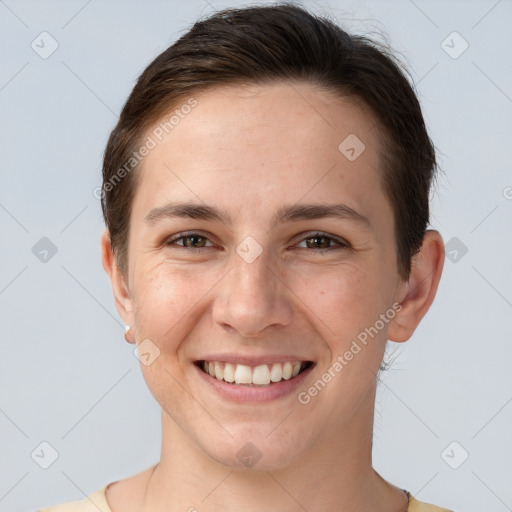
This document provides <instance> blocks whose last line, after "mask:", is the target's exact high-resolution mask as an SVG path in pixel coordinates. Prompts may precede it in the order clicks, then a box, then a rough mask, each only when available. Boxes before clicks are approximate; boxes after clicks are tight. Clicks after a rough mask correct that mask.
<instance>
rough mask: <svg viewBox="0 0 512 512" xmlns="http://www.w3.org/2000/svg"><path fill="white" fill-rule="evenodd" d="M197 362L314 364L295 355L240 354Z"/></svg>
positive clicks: (252, 364)
mask: <svg viewBox="0 0 512 512" xmlns="http://www.w3.org/2000/svg"><path fill="white" fill-rule="evenodd" d="M197 361H219V362H224V363H231V364H245V365H247V366H258V365H261V364H274V363H286V362H288V361H289V362H291V363H293V362H306V361H307V362H314V361H313V359H311V358H308V357H302V356H297V355H292V354H288V355H262V356H244V355H241V354H232V353H230V354H225V353H219V354H207V355H205V356H202V357H201V358H199V359H196V362H197Z"/></svg>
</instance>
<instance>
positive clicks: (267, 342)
mask: <svg viewBox="0 0 512 512" xmlns="http://www.w3.org/2000/svg"><path fill="white" fill-rule="evenodd" d="M194 98H195V99H196V101H197V105H196V106H195V107H194V108H193V109H191V112H190V113H189V114H188V115H186V116H183V118H181V119H180V121H179V124H177V125H176V126H174V128H173V129H172V131H169V134H168V135H167V136H165V137H163V138H162V140H161V141H159V142H158V144H157V145H156V147H154V148H153V149H151V151H150V152H149V154H148V155H147V156H146V157H145V158H144V160H143V162H142V167H141V168H140V169H139V170H138V172H140V180H139V182H138V185H137V190H136V194H135V197H134V202H133V209H132V213H131V219H130V232H129V246H128V261H129V270H128V275H127V277H126V282H125V284H126V289H127V293H128V299H127V301H126V306H127V307H126V310H125V311H124V312H123V314H124V316H125V321H126V322H127V323H129V324H131V325H132V326H133V327H132V331H133V334H134V337H135V339H136V341H137V343H140V342H143V341H144V340H146V341H144V343H146V347H148V351H149V353H151V354H153V355H154V354H159V355H158V357H156V359H154V360H153V361H152V362H151V364H148V365H146V364H141V368H142V371H143V375H144V378H145V380H146V382H147V384H148V386H149V389H150V390H151V392H152V394H153V396H154V397H155V398H156V400H157V401H158V402H159V404H160V405H161V407H162V409H163V410H164V411H165V412H166V413H167V414H168V415H169V416H170V417H171V418H172V419H173V420H174V422H175V424H176V425H177V426H178V427H179V428H180V429H181V430H182V431H183V432H184V433H185V434H186V436H187V437H188V438H189V439H190V440H191V441H192V442H193V443H194V445H195V446H196V447H198V448H199V449H200V450H202V452H204V453H205V454H208V455H209V456H211V457H212V458H213V459H215V460H217V461H219V462H222V463H223V464H227V465H230V466H241V464H243V461H242V459H241V458H240V457H239V456H237V454H238V455H240V453H242V454H243V453H244V452H243V450H246V451H249V452H250V451H251V450H255V451H256V450H257V451H258V453H261V454H262V458H261V463H259V464H260V467H265V468H268V469H277V468H282V467H284V466H285V465H287V464H289V463H291V461H293V460H299V459H300V458H301V457H303V458H305V457H307V455H308V451H309V450H311V449H312V447H313V446H315V449H318V447H319V446H320V445H321V444H322V443H323V445H324V446H329V443H331V444H332V442H334V441H333V440H336V439H337V440H338V441H335V442H339V437H340V432H343V431H344V429H345V431H347V432H348V430H349V429H350V428H351V425H352V424H353V422H355V421H366V422H368V421H370V419H369V417H367V416H365V415H364V414H367V411H369V410H370V408H369V407H368V404H369V403H371V408H373V402H372V394H373V392H374V389H375V377H376V374H377V372H378V369H379V365H380V363H381V361H382V357H383V352H384V347H385V342H386V339H387V335H388V329H389V326H390V325H391V323H392V320H391V319H392V318H393V316H395V314H396V309H394V308H393V305H394V303H395V301H396V299H397V296H398V294H399V290H400V285H401V280H400V278H399V274H398V269H397V264H396V246H395V237H394V227H393V226H394V224H393V212H392V210H391V206H390V204H389V203H388V200H387V198H386V197H385V195H384V193H383V191H382V187H381V184H380V176H381V175H380V170H379V169H380V168H381V162H380V159H379V133H378V131H377V127H376V126H375V123H374V121H373V120H372V118H371V116H370V115H369V114H368V112H367V111H365V110H363V109H362V108H361V107H358V106H357V105H356V104H355V103H354V102H353V101H351V100H349V99H340V98H339V97H334V96H332V95H329V94H328V93H326V92H323V91H321V90H319V89H317V88H315V86H313V85H309V84H293V86H292V85H291V84H286V83H283V84H280V85H271V86H251V87H244V88H242V87H233V86H231V87H222V88H220V87H219V88H216V89H212V90H210V91H207V92H203V93H201V94H198V95H195V96H194ZM156 126H157V124H156V125H155V127H156ZM151 133H152V131H151V130H150V131H148V135H151ZM347 137H350V138H349V139H347ZM354 137H357V139H356V138H354ZM153 138H154V137H153ZM345 139H347V141H346V142H344V143H343V141H345ZM357 140H359V142H358V141H357ZM361 142H362V143H363V144H364V151H362V152H361V149H362V147H363V146H362V145H361V144H360V143H361ZM342 143H343V144H342ZM340 144H341V149H340V148H339V146H340ZM351 148H353V149H354V150H353V151H352V150H351ZM359 153H360V154H359ZM349 157H350V158H349ZM354 157H356V158H354ZM183 204H188V205H189V206H188V207H183ZM307 205H310V206H308V207H307ZM340 205H341V206H340ZM315 207H320V208H315ZM321 207H329V208H332V211H331V212H329V210H328V209H327V208H324V210H323V211H322V208H321ZM332 212H334V213H336V215H333V214H329V213H332ZM326 213H327V214H329V215H326ZM364 333H366V336H365V335H364ZM365 338H366V340H365V341H366V342H363V340H364V339H365ZM148 340H149V341H148ZM354 343H355V345H354ZM356 347H359V349H358V348H356ZM350 354H352V355H351V356H350ZM150 357H153V356H150ZM203 361H209V362H211V363H212V372H213V376H211V375H209V374H208V373H206V372H205V371H204V368H205V367H204V366H203V363H202V362H203ZM215 361H218V362H219V364H217V365H216V366H217V369H215V363H214V362H215ZM237 363H240V364H239V365H237ZM286 363H292V364H291V368H290V365H289V364H286ZM296 363H299V364H296ZM256 367H258V368H256ZM209 370H210V368H209V366H206V371H207V372H208V371H209ZM294 370H295V371H294ZM290 371H291V372H292V377H291V378H288V379H286V378H285V377H287V376H288V377H289V373H290ZM297 371H300V373H299V374H298V375H296V376H294V375H295V373H296V372H297ZM215 372H217V373H215ZM283 372H284V375H283ZM326 375H327V376H326ZM329 377H330V378H329ZM224 378H225V379H226V380H232V379H233V378H236V381H240V383H238V384H237V382H236V381H235V383H228V382H225V381H224ZM269 378H270V379H271V380H276V382H271V383H270V384H268V381H269ZM221 379H222V380H221ZM251 379H252V380H253V381H256V382H261V383H262V384H258V385H249V384H248V382H247V381H248V380H251ZM260 379H261V380H260ZM244 382H245V383H244ZM322 383H323V385H322ZM315 390H316V392H315ZM363 410H364V411H366V412H365V413H364V414H363ZM358 418H359V419H358ZM246 443H252V445H254V446H255V447H256V448H254V447H252V446H251V445H247V444H246ZM243 447H245V448H243ZM241 449H243V450H242V452H240V450H241Z"/></svg>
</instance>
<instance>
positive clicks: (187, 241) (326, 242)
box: [166, 232, 350, 253]
mask: <svg viewBox="0 0 512 512" xmlns="http://www.w3.org/2000/svg"><path fill="white" fill-rule="evenodd" d="M176 242H180V243H176ZM207 242H209V239H208V238H207V237H205V236H203V235H202V234H201V233H195V232H191V233H179V234H178V235H177V236H175V237H173V238H171V239H169V240H167V242H166V245H168V246H172V245H174V246H176V247H179V248H181V249H186V250H188V251H193V252H199V253H201V252H204V251H205V250H206V249H207V248H208V247H213V244H211V242H210V244H211V245H210V246H207V245H206V243H207ZM304 242H305V243H306V247H300V248H305V249H312V250H313V252H319V253H323V252H325V251H329V250H338V249H349V248H350V244H349V243H348V242H345V241H344V240H341V239H337V238H334V237H331V236H329V235H327V234H326V233H322V232H313V233H308V235H307V237H306V238H303V239H302V240H301V242H300V243H304ZM331 242H334V243H335V244H337V246H336V245H335V246H332V245H331ZM318 245H320V247H319V246H318Z"/></svg>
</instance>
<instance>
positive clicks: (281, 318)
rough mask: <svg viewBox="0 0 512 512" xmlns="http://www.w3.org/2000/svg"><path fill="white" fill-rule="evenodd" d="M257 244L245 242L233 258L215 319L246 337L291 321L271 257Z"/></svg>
mask: <svg viewBox="0 0 512 512" xmlns="http://www.w3.org/2000/svg"><path fill="white" fill-rule="evenodd" d="M256 244H257V242H256V241H255V240H254V239H253V240H250V239H249V240H248V239H245V240H244V241H243V242H242V243H241V244H240V245H239V246H238V247H237V249H236V251H235V252H234V253H233V255H232V259H231V262H230V267H231V271H230V272H229V273H228V275H227V276H226V277H225V279H224V280H223V282H222V285H221V290H220V297H219V298H218V302H217V304H216V307H215V320H216V321H217V322H218V323H220V324H224V325H230V326H231V327H232V328H235V329H236V330H238V331H239V332H240V333H242V334H243V335H244V336H255V335H257V333H259V332H260V331H262V330H264V329H265V328H266V327H267V326H269V325H273V324H281V325H284V324H286V323H287V322H288V320H289V316H288V315H289V306H288V305H287V304H285V302H284V301H285V299H284V295H283V293H282V290H281V288H282V286H284V285H283V284H282V283H281V281H280V280H279V279H277V277H276V275H275V271H273V270H272V261H271V260H272V258H271V254H270V252H269V251H268V250H264V249H263V247H261V246H260V245H259V244H257V245H256Z"/></svg>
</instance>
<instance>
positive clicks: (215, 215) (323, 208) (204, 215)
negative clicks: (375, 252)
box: [144, 202, 371, 228]
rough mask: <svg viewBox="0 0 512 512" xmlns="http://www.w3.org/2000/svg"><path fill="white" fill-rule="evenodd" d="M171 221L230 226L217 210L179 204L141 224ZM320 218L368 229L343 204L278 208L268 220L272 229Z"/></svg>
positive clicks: (362, 219) (361, 218)
mask: <svg viewBox="0 0 512 512" xmlns="http://www.w3.org/2000/svg"><path fill="white" fill-rule="evenodd" d="M172 218H188V219H199V220H207V221H218V222H221V223H223V224H227V225H228V226H230V225H232V219H231V216H230V215H229V214H228V213H227V212H225V211H223V210H220V209H219V208H216V207H214V206H208V205H200V204H195V203H179V202H171V203H169V204H166V205H165V206H160V207H158V208H153V209H152V210H151V211H150V212H149V213H148V214H147V215H146V217H145V218H144V222H145V223H147V224H149V225H151V226H152V225H155V224H157V223H158V222H159V221H162V220H164V219H172ZM323 218H336V219H343V220H349V221H352V222H355V223H357V224H359V225H360V226H361V227H363V228H369V227H370V226H371V224H370V221H369V220H368V219H367V218H366V217H365V216H364V215H362V214H361V213H358V212H356V211H355V210H354V209H352V208H350V207H349V206H347V205H346V204H295V205H291V206H283V207H281V208H279V210H278V211H277V212H276V213H275V214H274V216H273V218H272V228H274V227H275V226H277V225H278V224H284V223H286V222H298V221H302V220H312V219H323Z"/></svg>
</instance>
